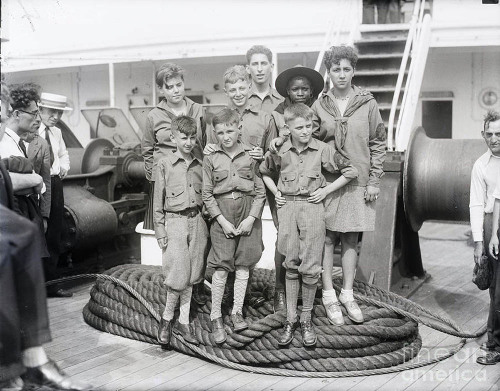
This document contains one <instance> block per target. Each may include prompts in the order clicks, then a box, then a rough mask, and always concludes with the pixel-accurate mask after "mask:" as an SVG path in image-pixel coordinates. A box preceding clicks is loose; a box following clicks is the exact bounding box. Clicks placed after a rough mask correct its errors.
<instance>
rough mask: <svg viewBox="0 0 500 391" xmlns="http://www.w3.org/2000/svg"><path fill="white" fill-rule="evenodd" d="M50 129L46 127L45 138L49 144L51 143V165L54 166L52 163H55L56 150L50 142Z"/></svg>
mask: <svg viewBox="0 0 500 391" xmlns="http://www.w3.org/2000/svg"><path fill="white" fill-rule="evenodd" d="M49 131H50V128H47V129H45V140H46V141H47V144H49V151H50V167H52V165H53V164H54V151H53V150H52V144H51V142H50V136H49Z"/></svg>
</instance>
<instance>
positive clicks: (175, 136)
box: [153, 115, 208, 345]
mask: <svg viewBox="0 0 500 391" xmlns="http://www.w3.org/2000/svg"><path fill="white" fill-rule="evenodd" d="M196 135H197V123H196V120H195V119H193V118H191V117H188V116H185V115H181V116H179V117H176V118H174V119H173V120H172V127H171V135H170V138H171V140H172V142H173V143H174V144H175V145H176V148H177V149H176V150H175V151H174V150H170V151H167V153H166V155H165V157H163V158H161V159H160V160H159V161H158V166H157V170H156V178H155V190H154V200H153V205H154V228H155V235H156V238H157V240H158V245H159V246H160V248H161V249H162V250H163V273H164V275H165V282H164V283H165V285H166V286H167V288H168V290H167V300H166V304H165V310H164V312H163V315H162V319H161V322H160V326H159V328H158V342H160V344H162V345H168V344H169V343H170V337H171V332H172V319H173V317H174V309H175V306H176V304H177V301H178V300H180V315H179V319H178V321H177V324H176V328H175V329H174V332H175V333H178V334H180V335H182V337H183V338H184V340H186V341H187V342H190V343H193V344H196V345H197V344H198V341H197V339H196V337H195V336H194V335H193V333H192V331H191V328H190V325H189V309H190V304H191V295H192V291H193V285H194V284H197V283H199V282H200V281H202V280H203V270H204V254H205V250H206V246H207V241H208V229H207V226H206V224H205V221H204V219H203V217H202V214H201V207H202V205H203V201H202V198H201V189H202V185H203V174H202V162H201V161H200V160H199V159H198V158H196V157H195V156H194V154H193V148H194V147H195V145H196Z"/></svg>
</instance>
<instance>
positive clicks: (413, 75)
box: [396, 14, 431, 151]
mask: <svg viewBox="0 0 500 391" xmlns="http://www.w3.org/2000/svg"><path fill="white" fill-rule="evenodd" d="M430 41H431V16H430V15H429V14H425V15H424V16H423V20H422V22H421V24H420V26H419V32H418V41H417V42H416V45H415V48H414V51H413V56H412V61H411V64H410V69H409V71H408V80H407V83H406V88H405V92H404V95H403V100H402V102H401V109H400V111H399V118H398V124H397V126H396V150H397V151H404V150H406V147H407V145H408V141H409V140H410V134H411V129H412V125H413V120H414V118H415V112H416V110H417V104H418V99H419V96H420V89H421V87H422V81H423V79H424V71H425V64H426V63H427V55H428V53H429V46H430Z"/></svg>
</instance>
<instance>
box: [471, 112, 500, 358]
mask: <svg viewBox="0 0 500 391" xmlns="http://www.w3.org/2000/svg"><path fill="white" fill-rule="evenodd" d="M481 134H482V136H483V138H484V140H485V142H486V145H487V146H488V151H487V152H486V153H485V154H484V155H482V156H481V157H480V158H479V159H477V160H476V162H475V163H474V167H473V168H472V174H471V188H470V204H469V207H470V223H471V229H472V238H473V240H474V261H475V262H476V263H478V262H479V261H480V259H481V257H482V256H483V254H484V255H486V254H487V250H486V248H485V246H484V243H486V244H488V243H489V241H490V238H491V229H492V212H493V205H494V202H495V199H494V197H493V192H494V190H495V187H496V185H497V183H498V182H499V181H500V113H498V112H494V111H490V112H488V114H487V115H486V117H485V120H484V128H483V131H482V132H481ZM489 261H490V262H491V263H492V265H493V270H494V275H493V281H492V284H491V286H490V300H491V302H490V311H489V316H488V340H487V341H486V343H484V344H483V345H481V349H483V350H485V351H486V352H487V354H486V355H485V356H482V357H478V358H477V362H478V363H479V364H483V365H492V364H496V363H498V362H500V270H499V269H500V268H499V267H498V261H497V260H496V259H494V258H493V257H490V258H489Z"/></svg>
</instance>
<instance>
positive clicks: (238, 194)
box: [214, 191, 251, 200]
mask: <svg viewBox="0 0 500 391" xmlns="http://www.w3.org/2000/svg"><path fill="white" fill-rule="evenodd" d="M244 196H251V194H248V193H243V192H241V191H229V192H227V193H223V194H214V198H215V199H216V200H219V199H221V198H222V199H226V198H230V199H233V200H237V199H238V198H242V197H244Z"/></svg>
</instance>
